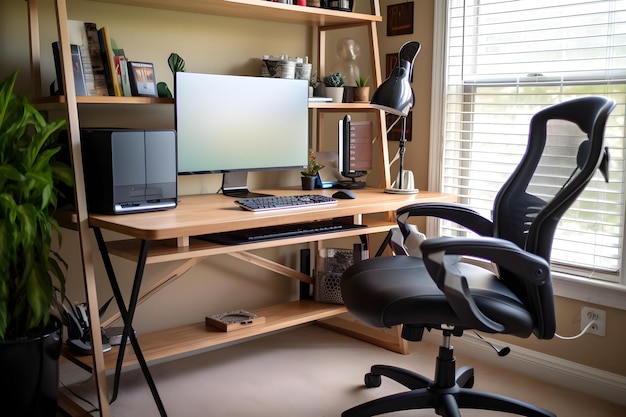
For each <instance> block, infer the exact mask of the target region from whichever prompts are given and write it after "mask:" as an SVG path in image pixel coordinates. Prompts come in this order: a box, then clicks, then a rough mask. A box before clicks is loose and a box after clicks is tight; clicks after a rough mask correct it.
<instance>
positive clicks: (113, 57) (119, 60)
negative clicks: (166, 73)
mask: <svg viewBox="0 0 626 417" xmlns="http://www.w3.org/2000/svg"><path fill="white" fill-rule="evenodd" d="M68 27H69V32H70V50H71V55H72V68H73V76H74V86H75V88H76V95H79V96H133V95H135V96H153V97H157V96H158V94H157V88H156V78H155V76H154V66H153V65H152V64H151V63H146V62H134V61H128V59H127V58H126V55H125V53H124V50H123V49H121V48H118V47H117V46H116V45H115V42H114V41H113V40H112V39H111V37H110V35H109V33H108V29H107V27H106V26H103V27H101V28H98V27H97V26H96V24H95V23H92V22H82V21H78V20H69V21H68ZM52 52H53V55H54V65H55V69H56V78H57V79H56V85H55V83H53V85H52V86H51V87H50V94H52V95H62V94H64V91H65V90H64V88H63V76H62V71H61V56H60V55H61V54H60V49H59V42H53V43H52Z"/></svg>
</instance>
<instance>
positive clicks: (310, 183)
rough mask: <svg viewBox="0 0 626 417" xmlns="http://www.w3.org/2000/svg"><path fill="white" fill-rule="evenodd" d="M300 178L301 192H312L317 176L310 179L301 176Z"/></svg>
mask: <svg viewBox="0 0 626 417" xmlns="http://www.w3.org/2000/svg"><path fill="white" fill-rule="evenodd" d="M300 178H301V179H302V189H303V190H314V189H315V182H316V180H317V176H315V177H310V176H306V175H303V176H302V177H300Z"/></svg>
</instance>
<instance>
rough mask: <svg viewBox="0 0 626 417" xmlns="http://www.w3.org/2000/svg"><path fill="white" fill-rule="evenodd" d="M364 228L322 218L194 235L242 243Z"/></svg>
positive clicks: (206, 238) (233, 243)
mask: <svg viewBox="0 0 626 417" xmlns="http://www.w3.org/2000/svg"><path fill="white" fill-rule="evenodd" d="M366 228H367V226H366V225H363V224H350V223H343V222H340V221H337V220H322V221H316V222H307V223H295V224H286V225H278V226H268V227H258V228H253V229H244V230H234V231H232V232H223V233H211V234H207V235H200V236H195V237H196V238H197V239H201V240H206V241H209V242H213V243H219V244H222V245H242V244H246V243H254V242H264V241H268V240H276V239H287V238H291V237H298V236H309V235H316V234H322V233H333V232H341V231H342V230H353V229H366Z"/></svg>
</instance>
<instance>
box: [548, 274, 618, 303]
mask: <svg viewBox="0 0 626 417" xmlns="http://www.w3.org/2000/svg"><path fill="white" fill-rule="evenodd" d="M552 282H553V284H554V294H555V295H557V296H559V297H565V298H571V299H573V300H579V301H585V302H588V303H593V304H598V305H601V306H605V307H612V308H617V309H620V310H626V286H624V285H619V284H615V283H611V282H605V281H597V280H590V279H586V278H578V277H575V276H572V275H567V274H563V273H558V272H553V273H552Z"/></svg>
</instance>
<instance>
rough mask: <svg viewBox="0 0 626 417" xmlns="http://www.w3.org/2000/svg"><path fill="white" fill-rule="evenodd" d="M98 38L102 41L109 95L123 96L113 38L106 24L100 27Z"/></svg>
mask: <svg viewBox="0 0 626 417" xmlns="http://www.w3.org/2000/svg"><path fill="white" fill-rule="evenodd" d="M98 40H99V41H100V49H101V50H102V63H103V64H104V72H105V76H106V81H107V87H108V90H109V95H111V96H118V97H119V96H121V95H122V89H121V88H120V85H119V84H118V82H117V76H116V74H117V71H116V70H115V55H114V54H113V47H112V46H111V38H110V36H109V30H108V29H107V27H106V26H103V27H101V28H100V29H98Z"/></svg>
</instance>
